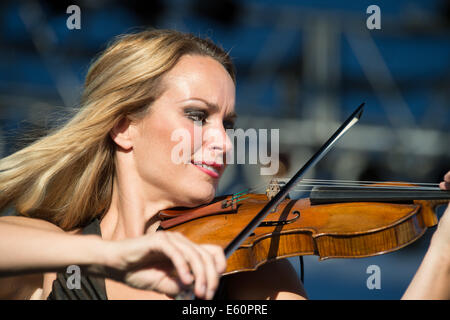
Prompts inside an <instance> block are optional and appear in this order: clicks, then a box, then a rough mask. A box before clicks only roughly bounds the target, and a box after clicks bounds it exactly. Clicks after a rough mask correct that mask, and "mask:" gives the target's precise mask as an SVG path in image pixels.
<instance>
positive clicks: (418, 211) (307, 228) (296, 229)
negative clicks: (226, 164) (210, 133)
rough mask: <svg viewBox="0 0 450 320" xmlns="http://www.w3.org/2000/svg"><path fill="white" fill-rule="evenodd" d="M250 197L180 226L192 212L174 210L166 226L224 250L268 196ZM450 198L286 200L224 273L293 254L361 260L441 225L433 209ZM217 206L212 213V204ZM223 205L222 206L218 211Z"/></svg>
mask: <svg viewBox="0 0 450 320" xmlns="http://www.w3.org/2000/svg"><path fill="white" fill-rule="evenodd" d="M246 196H247V199H245V201H242V202H240V203H239V204H237V205H235V206H234V209H233V208H232V209H230V210H224V209H222V210H221V209H220V206H218V203H219V201H222V202H223V201H229V202H230V201H231V202H232V200H231V199H232V196H228V197H222V198H220V200H219V201H216V202H213V203H212V204H211V205H206V206H201V207H200V208H196V209H192V210H194V211H195V210H199V212H201V214H200V215H199V216H198V217H195V216H193V217H192V218H191V219H190V220H188V221H186V219H184V221H181V222H180V223H178V224H175V225H173V224H166V225H165V224H164V222H168V221H170V218H174V217H177V216H182V215H183V214H186V213H187V212H189V210H187V211H186V210H185V211H183V210H174V211H173V212H172V213H170V210H167V211H166V212H162V214H163V216H164V213H165V214H166V215H165V217H163V219H169V220H166V221H163V222H162V226H163V228H165V229H168V230H170V231H177V232H181V233H183V234H184V235H185V236H186V237H188V238H189V239H190V240H192V241H194V242H197V243H210V244H216V245H219V246H221V247H223V248H225V247H226V246H227V245H228V244H229V242H230V241H231V240H232V239H233V237H234V236H235V235H236V233H237V231H239V230H242V229H243V228H244V227H245V226H246V225H247V224H248V223H249V221H251V219H252V218H253V217H254V215H255V213H256V212H258V211H260V210H261V209H262V208H263V207H264V205H265V204H266V203H267V201H268V198H267V196H266V195H264V194H247V195H246ZM446 202H448V200H444V201H438V200H432V201H429V200H414V201H409V203H384V202H344V203H327V204H312V203H311V201H310V199H309V198H303V199H298V200H291V199H289V198H286V199H284V200H283V201H282V202H281V203H280V204H279V205H278V206H277V208H276V210H274V211H273V212H270V213H269V214H268V215H267V217H266V218H265V220H264V222H263V223H261V224H260V225H259V226H258V227H257V228H256V229H255V230H254V232H253V233H252V234H251V235H250V236H249V237H248V238H247V239H246V240H245V241H244V242H243V243H242V244H241V245H240V247H239V248H238V249H237V250H236V251H235V252H234V253H233V254H232V255H231V256H230V257H229V258H228V262H227V270H226V272H225V273H224V274H232V273H237V272H241V271H251V270H255V269H256V268H258V266H260V265H262V264H264V263H266V262H269V261H273V260H276V259H282V258H287V257H293V256H301V255H317V256H319V259H320V260H323V259H328V258H360V257H369V256H374V255H379V254H384V253H388V252H392V251H395V250H398V249H400V248H403V247H405V246H407V245H408V244H410V243H412V242H414V241H415V240H417V239H418V238H420V237H421V236H422V235H423V234H424V233H425V232H426V230H427V228H429V227H432V226H434V225H436V223H437V217H436V215H435V213H434V207H435V206H436V205H437V204H440V203H446ZM209 206H211V208H213V209H212V210H210V211H209V212H208V210H207V209H208V207H209ZM218 208H219V210H218Z"/></svg>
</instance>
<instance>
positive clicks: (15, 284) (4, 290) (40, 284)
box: [0, 216, 81, 300]
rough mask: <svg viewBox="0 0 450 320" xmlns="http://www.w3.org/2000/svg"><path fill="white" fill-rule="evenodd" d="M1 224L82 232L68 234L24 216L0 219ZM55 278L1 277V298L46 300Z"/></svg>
mask: <svg viewBox="0 0 450 320" xmlns="http://www.w3.org/2000/svg"><path fill="white" fill-rule="evenodd" d="M0 222H1V223H7V224H14V225H17V226H23V227H29V228H36V229H40V230H45V231H53V232H61V233H70V234H77V233H80V232H81V230H80V229H77V230H74V231H70V232H67V231H64V230H63V229H61V228H60V227H58V226H57V225H55V224H53V223H51V222H48V221H45V220H42V219H35V218H28V217H23V216H4V217H0ZM55 278H56V274H55V273H48V274H43V273H33V274H25V275H18V276H12V277H0V298H1V299H7V300H28V299H46V297H47V296H48V294H49V293H50V291H49V289H51V284H52V282H53V280H54V279H55Z"/></svg>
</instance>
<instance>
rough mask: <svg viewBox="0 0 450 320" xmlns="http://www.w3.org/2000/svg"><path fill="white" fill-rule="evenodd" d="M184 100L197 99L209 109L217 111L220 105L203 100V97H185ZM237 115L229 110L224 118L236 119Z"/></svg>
mask: <svg viewBox="0 0 450 320" xmlns="http://www.w3.org/2000/svg"><path fill="white" fill-rule="evenodd" d="M186 100H197V101H201V102H203V103H204V104H206V106H207V107H208V108H209V109H211V110H212V111H213V112H219V110H220V107H219V106H218V105H217V104H215V103H212V102H208V101H206V100H204V99H202V98H191V99H186ZM186 100H182V101H186ZM237 117H238V115H237V113H236V112H234V111H233V112H230V113H228V114H226V115H225V118H226V119H236V118H237Z"/></svg>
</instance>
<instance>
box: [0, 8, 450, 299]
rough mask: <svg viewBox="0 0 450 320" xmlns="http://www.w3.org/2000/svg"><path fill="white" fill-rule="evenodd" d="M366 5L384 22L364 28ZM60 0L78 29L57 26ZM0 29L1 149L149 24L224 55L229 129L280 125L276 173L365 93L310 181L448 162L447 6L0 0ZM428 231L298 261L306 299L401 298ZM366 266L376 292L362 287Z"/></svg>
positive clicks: (433, 171)
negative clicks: (229, 83)
mask: <svg viewBox="0 0 450 320" xmlns="http://www.w3.org/2000/svg"><path fill="white" fill-rule="evenodd" d="M373 4H375V5H377V6H379V8H380V11H381V29H374V30H369V29H368V28H367V26H366V20H367V19H368V18H369V16H370V15H371V14H368V13H366V10H367V8H368V7H369V6H370V5H373ZM70 5H77V6H79V8H80V10H81V24H80V29H72V30H70V29H69V28H68V27H67V25H66V22H67V19H68V18H69V17H70V16H71V14H72V12H70V13H66V10H67V8H68V7H69V6H70ZM0 26H1V27H0V157H5V156H7V155H9V154H11V153H13V152H14V151H16V150H18V149H19V148H21V147H23V146H24V145H26V143H29V142H30V141H33V139H37V138H38V137H40V136H42V135H44V134H45V132H46V130H48V129H49V128H50V127H51V126H52V124H53V123H54V121H55V119H58V116H60V115H62V116H63V115H64V111H65V110H66V109H67V108H71V107H76V106H77V104H78V101H79V97H80V92H81V91H82V85H83V81H84V76H85V75H86V72H87V70H88V67H89V64H90V62H91V61H92V59H93V58H94V57H95V56H96V55H97V54H98V53H99V52H101V51H102V50H103V49H105V47H106V45H107V43H108V42H109V41H111V39H112V38H113V37H114V36H116V35H118V34H121V33H126V32H132V31H136V30H137V28H139V27H156V28H172V29H177V30H180V31H185V32H192V33H194V34H196V35H199V36H203V37H209V38H211V39H213V40H214V41H215V42H216V43H217V44H219V45H221V46H222V47H223V48H225V49H226V50H227V51H230V54H231V56H232V58H233V61H234V63H235V65H236V68H237V83H238V85H237V101H236V109H237V111H238V113H239V119H238V122H237V127H238V128H243V129H247V128H255V129H258V128H264V129H279V130H280V145H279V155H278V156H279V159H280V172H279V174H278V176H292V175H293V174H294V173H295V172H296V171H297V170H298V169H299V168H300V167H301V166H302V165H303V164H304V163H305V162H306V161H307V160H308V159H309V157H310V156H311V155H312V154H313V153H314V152H315V151H316V150H317V148H318V147H320V145H321V144H323V143H324V142H325V141H326V140H327V138H328V137H329V135H331V134H332V133H333V132H334V131H335V130H336V129H337V128H338V127H339V125H340V123H341V122H342V121H343V120H344V119H345V118H346V117H347V116H348V115H349V114H350V113H351V112H352V111H353V110H354V109H355V108H356V107H357V106H358V105H359V104H360V103H361V102H366V108H365V112H364V115H363V117H362V119H361V121H360V122H359V123H358V124H357V125H356V126H355V127H353V128H352V129H351V130H350V131H349V132H348V133H347V134H346V135H345V136H344V137H343V138H342V139H341V141H339V143H338V144H337V145H336V146H335V147H334V148H333V150H332V151H331V152H330V153H329V154H328V155H327V156H326V157H325V158H324V159H323V160H322V161H321V162H320V163H319V164H318V165H317V167H316V168H315V169H314V170H313V171H311V172H310V173H309V175H308V177H309V178H318V179H343V180H376V181H411V182H436V183H437V182H439V181H441V180H442V177H443V175H444V173H445V172H447V171H448V170H449V169H450V132H449V127H450V59H449V58H450V1H444V0H415V1H414V0H410V1H407V0H399V1H376V2H373V1H318V0H314V1H313V0H310V1H308V0H276V1H275V0H260V1H256V0H241V1H238V0H222V1H219V0H216V1H207V0H192V1H182V0H164V1H163V0H153V1H137V0H128V1H114V0H101V1H95V2H94V1H75V0H70V1H2V2H1V4H0ZM260 167H261V166H260V165H231V166H230V167H229V168H228V169H227V172H226V174H225V175H224V177H223V180H222V181H221V184H220V187H219V193H220V194H225V193H231V192H238V191H241V190H242V189H244V188H246V187H248V186H255V185H260V184H261V183H267V181H268V179H269V178H270V177H265V176H261V175H260V174H259V172H260V171H259V170H260ZM300 196H301V195H300ZM440 212H442V210H440ZM4 214H5V213H4ZM6 214H7V213H6ZM432 232H433V231H430V232H428V233H427V234H426V235H425V236H424V237H422V238H421V239H420V240H418V241H416V242H415V243H414V244H412V245H410V246H409V247H407V248H405V249H403V250H400V251H398V252H395V253H390V254H387V255H383V256H378V257H372V258H365V259H348V260H347V259H333V260H327V261H321V262H319V261H318V259H317V257H313V256H311V257H305V287H306V290H307V292H308V294H309V297H310V298H311V299H399V298H400V297H401V295H402V294H403V292H404V290H405V289H406V287H407V286H408V284H409V282H410V281H411V279H412V277H413V275H414V273H415V271H416V270H417V268H418V267H419V264H420V262H421V260H422V258H423V256H424V254H425V252H426V249H427V247H428V243H429V241H430V236H431V234H432ZM290 260H291V262H292V263H293V264H294V266H295V267H296V268H297V269H298V268H299V265H298V260H297V259H290ZM370 265H377V266H379V267H380V270H381V289H374V290H369V289H368V288H367V286H366V280H367V278H368V277H369V276H370V274H367V273H366V270H367V267H368V266H370Z"/></svg>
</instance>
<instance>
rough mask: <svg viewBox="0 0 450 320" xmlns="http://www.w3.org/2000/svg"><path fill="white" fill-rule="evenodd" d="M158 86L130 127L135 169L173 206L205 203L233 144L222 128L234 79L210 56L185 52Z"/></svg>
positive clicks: (229, 114) (229, 121) (228, 119)
mask: <svg viewBox="0 0 450 320" xmlns="http://www.w3.org/2000/svg"><path fill="white" fill-rule="evenodd" d="M163 85H164V88H165V91H164V93H163V94H162V95H161V96H160V97H159V98H158V99H157V100H156V101H155V102H154V103H153V104H152V105H151V107H150V111H149V113H148V114H147V115H146V116H145V117H144V118H143V119H142V120H141V121H139V122H137V124H136V126H135V128H134V130H133V132H134V133H133V155H134V161H135V164H136V168H137V172H138V174H139V176H140V178H142V182H143V184H144V185H145V186H149V187H150V188H148V190H153V191H150V192H156V193H157V194H159V195H161V196H162V197H165V198H167V197H168V199H170V201H171V202H172V203H173V204H174V205H176V206H195V205H199V204H202V203H205V202H209V201H211V200H212V199H213V197H214V196H215V191H216V188H217V185H218V181H219V178H220V177H221V175H222V173H223V171H224V170H225V158H226V153H227V152H228V151H229V150H230V149H231V147H232V144H231V141H230V140H229V138H228V136H227V134H226V132H225V130H226V129H229V128H233V126H234V121H235V113H234V103H235V85H234V82H233V80H232V78H231V77H230V75H229V74H228V72H227V71H226V70H225V68H224V67H223V66H222V65H221V64H220V63H219V62H217V61H216V60H214V59H213V58H210V57H205V56H199V55H185V56H183V57H182V58H181V59H180V60H179V61H178V63H177V64H176V65H175V67H174V68H172V70H170V71H169V72H168V73H167V74H166V75H165V76H164V79H163ZM146 189H147V188H146Z"/></svg>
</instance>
